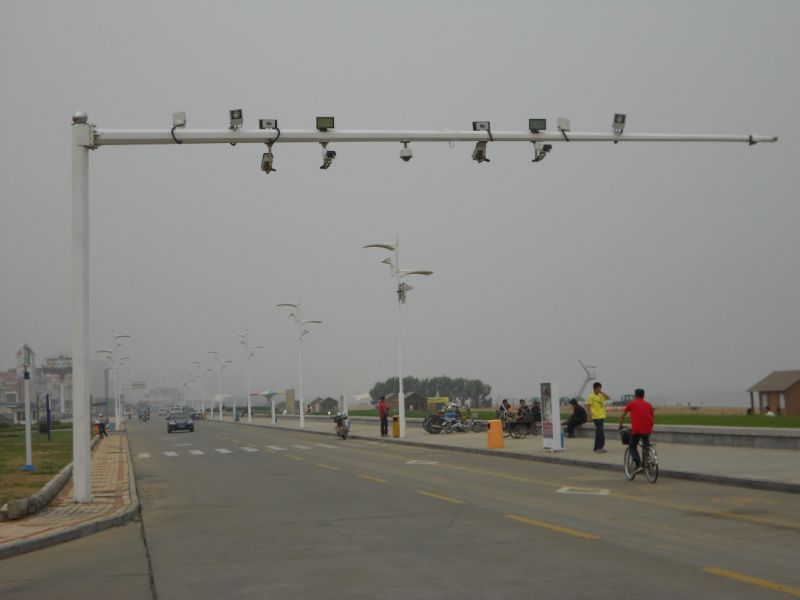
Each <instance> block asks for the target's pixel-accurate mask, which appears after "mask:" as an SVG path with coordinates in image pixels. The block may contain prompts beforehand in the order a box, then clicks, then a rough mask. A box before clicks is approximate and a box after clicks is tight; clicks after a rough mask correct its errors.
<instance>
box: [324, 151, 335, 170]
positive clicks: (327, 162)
mask: <svg viewBox="0 0 800 600" xmlns="http://www.w3.org/2000/svg"><path fill="white" fill-rule="evenodd" d="M334 158H336V150H323V151H322V166H321V167H320V169H327V168H329V167H330V166H331V163H333V159H334Z"/></svg>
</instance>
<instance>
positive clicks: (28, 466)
mask: <svg viewBox="0 0 800 600" xmlns="http://www.w3.org/2000/svg"><path fill="white" fill-rule="evenodd" d="M19 470H20V471H30V472H33V471H35V470H36V467H34V466H33V465H23V466H21V467H20V468H19Z"/></svg>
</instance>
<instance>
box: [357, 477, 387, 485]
mask: <svg viewBox="0 0 800 600" xmlns="http://www.w3.org/2000/svg"><path fill="white" fill-rule="evenodd" d="M359 477H361V479H367V480H369V481H376V482H378V483H389V482H388V481H386V480H385V479H378V478H377V477H372V476H371V475H359Z"/></svg>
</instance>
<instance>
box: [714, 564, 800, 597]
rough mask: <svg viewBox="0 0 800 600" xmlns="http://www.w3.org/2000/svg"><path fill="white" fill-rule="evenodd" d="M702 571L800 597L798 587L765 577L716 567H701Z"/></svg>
mask: <svg viewBox="0 0 800 600" xmlns="http://www.w3.org/2000/svg"><path fill="white" fill-rule="evenodd" d="M702 571H703V573H710V574H711V575H718V576H719V577H727V578H728V579H733V580H734V581H740V582H741V583H748V584H750V585H755V586H758V587H762V588H766V589H768V590H773V591H775V592H783V593H784V594H789V595H790V596H797V597H799V598H800V588H796V587H790V586H788V585H783V584H780V583H774V582H772V581H768V580H766V579H759V578H758V577H750V576H749V575H744V574H742V573H736V572H735V571H726V570H725V569H718V568H716V567H706V568H705V569H702Z"/></svg>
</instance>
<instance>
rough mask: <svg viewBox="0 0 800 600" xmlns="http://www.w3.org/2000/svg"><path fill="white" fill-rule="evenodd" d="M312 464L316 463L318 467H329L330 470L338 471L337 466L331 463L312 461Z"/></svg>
mask: <svg viewBox="0 0 800 600" xmlns="http://www.w3.org/2000/svg"><path fill="white" fill-rule="evenodd" d="M314 464H315V465H317V466H318V467H321V468H323V469H330V470H331V471H338V470H339V467H334V466H332V465H326V464H324V463H314Z"/></svg>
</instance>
